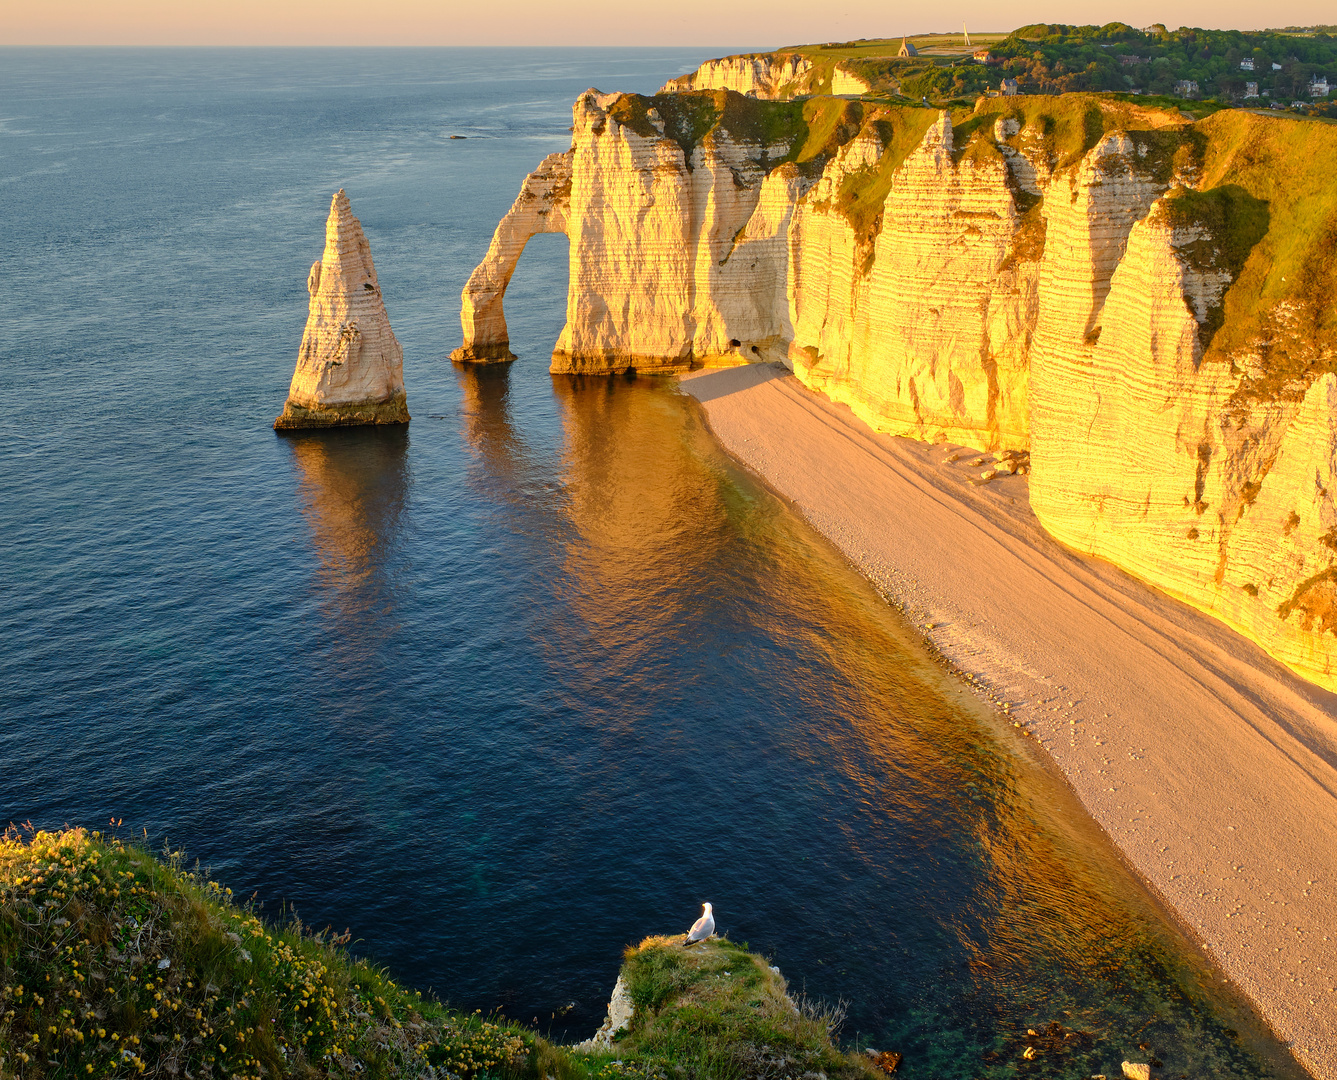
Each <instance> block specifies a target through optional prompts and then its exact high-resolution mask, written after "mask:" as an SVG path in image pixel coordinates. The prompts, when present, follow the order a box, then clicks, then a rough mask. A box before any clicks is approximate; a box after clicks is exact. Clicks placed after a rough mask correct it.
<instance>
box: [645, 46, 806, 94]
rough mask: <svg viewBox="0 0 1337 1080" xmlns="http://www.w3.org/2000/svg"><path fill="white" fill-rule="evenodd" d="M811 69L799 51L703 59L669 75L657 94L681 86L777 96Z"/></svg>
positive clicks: (790, 90) (801, 80)
mask: <svg viewBox="0 0 1337 1080" xmlns="http://www.w3.org/2000/svg"><path fill="white" fill-rule="evenodd" d="M812 70H813V65H812V61H811V60H809V59H808V58H807V57H806V56H802V55H800V54H799V53H788V54H783V53H764V54H758V55H753V56H746V55H744V56H725V57H722V58H721V59H719V60H707V61H706V62H705V63H704V64H702V65H701V66H700V67H699V68H697V69H696V70H695V71H691V72H688V73H687V74H686V75H679V76H678V77H677V78H676V79H670V80H669V81H668V82H667V83H665V84H664V86H663V87H662V88H661V89H660V91H659V92H660V93H661V94H672V93H677V92H679V91H682V90H732V91H734V92H735V93H738V94H748V95H751V96H752V97H758V98H766V99H769V100H778V99H780V98H784V97H789V96H791V95H792V94H793V93H794V92H795V90H796V89H797V88H798V86H799V85H801V84H804V82H805V79H806V77H807V76H808V75H810V74H811V72H812Z"/></svg>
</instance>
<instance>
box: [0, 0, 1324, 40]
mask: <svg viewBox="0 0 1337 1080" xmlns="http://www.w3.org/2000/svg"><path fill="white" fill-rule="evenodd" d="M1334 20H1337V8H1335V7H1334V5H1333V3H1332V0H1295V2H1293V3H1289V4H1285V5H1279V6H1275V7H1274V6H1272V5H1270V4H1264V5H1259V4H1257V3H1245V2H1244V0H1216V2H1213V0H1169V2H1159V3H1158V2H1153V0H1124V2H1118V3H1116V2H1114V0H1098V2H1094V0H1092V2H1084V3H1077V2H1073V0H1068V2H1060V0H993V2H988V3H986V2H984V0H956V2H952V0H948V3H944V4H938V3H934V4H902V5H896V4H888V3H885V2H878V0H829V2H814V0H669V2H668V3H664V2H662V0H661V2H660V3H654V4H636V3H631V4H628V3H621V4H610V5H603V4H589V3H571V4H562V3H556V2H554V0H0V45H644V46H705V47H710V46H723V47H744V46H746V47H753V48H773V47H776V46H780V45H797V44H805V43H809V42H819V41H844V40H849V39H851V38H859V37H899V36H900V35H901V34H915V33H925V32H930V31H934V30H955V29H957V28H959V27H960V26H961V24H962V22H963V21H964V22H965V23H966V24H967V25H968V26H969V27H970V28H971V29H972V30H980V31H987V30H1011V29H1013V28H1015V27H1017V26H1023V25H1025V24H1026V23H1033V22H1066V23H1106V22H1112V21H1120V22H1127V23H1131V24H1132V25H1134V26H1146V25H1150V24H1151V23H1154V22H1163V23H1165V24H1166V25H1167V26H1169V27H1171V28H1172V29H1173V28H1175V27H1178V26H1205V27H1214V28H1224V29H1232V28H1233V29H1240V30H1247V29H1262V28H1265V27H1268V26H1288V25H1299V26H1304V25H1310V24H1314V23H1331V22H1333V21H1334Z"/></svg>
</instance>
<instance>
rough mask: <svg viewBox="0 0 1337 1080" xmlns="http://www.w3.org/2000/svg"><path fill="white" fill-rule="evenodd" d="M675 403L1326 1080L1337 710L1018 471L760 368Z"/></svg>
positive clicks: (1335, 990) (698, 385) (1333, 1058)
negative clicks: (1131, 563)
mask: <svg viewBox="0 0 1337 1080" xmlns="http://www.w3.org/2000/svg"><path fill="white" fill-rule="evenodd" d="M681 385H682V388H683V390H684V391H685V392H687V393H688V394H690V395H691V396H692V397H694V398H696V399H697V400H698V401H699V402H700V403H701V405H702V407H703V409H704V411H705V415H706V418H707V420H708V422H709V424H710V427H711V430H712V431H713V433H714V434H715V436H716V438H717V439H718V440H719V442H720V443H721V445H722V446H723V447H724V449H725V450H727V451H728V452H729V453H730V454H732V455H733V456H734V457H736V458H737V459H738V460H739V461H741V462H742V463H743V464H744V465H745V466H747V467H748V468H749V469H750V470H751V471H752V472H754V473H755V474H757V475H758V476H759V477H760V478H761V479H762V480H763V481H765V482H766V483H767V484H768V485H769V486H770V487H771V488H772V489H774V490H775V491H777V492H778V493H779V494H780V495H782V496H783V497H785V498H786V499H787V500H789V502H790V503H791V504H792V505H793V507H794V508H795V509H796V510H797V511H798V512H799V513H801V514H802V515H803V516H804V517H805V518H806V519H807V520H808V521H809V522H810V523H811V524H812V525H813V527H814V528H816V529H817V530H818V531H819V532H820V533H822V534H823V535H824V536H826V537H827V538H828V539H829V540H830V541H831V542H832V543H833V544H835V545H836V546H837V547H838V548H839V549H840V550H841V551H842V552H843V553H844V555H845V556H846V557H847V558H848V559H849V560H850V561H851V563H853V565H854V566H856V567H857V568H858V569H859V570H860V571H861V572H862V573H863V574H865V575H866V576H867V577H868V578H869V579H870V580H872V581H873V582H874V583H875V584H876V585H877V586H878V587H879V588H880V589H881V591H882V592H883V593H884V594H885V595H887V597H888V598H889V599H890V600H891V601H892V602H894V603H895V604H897V606H899V607H900V608H901V609H902V610H903V611H904V613H905V614H906V616H907V617H908V618H909V619H911V620H912V621H913V622H914V624H915V625H916V626H917V627H919V628H920V630H921V631H922V632H923V633H924V635H925V636H926V638H927V639H928V640H929V641H930V642H931V644H932V646H933V648H934V649H936V650H937V651H938V652H939V653H940V654H941V655H942V657H943V658H944V659H945V660H946V661H947V662H949V663H950V664H952V665H953V666H955V667H956V668H958V669H959V670H960V671H961V672H962V673H963V674H964V675H966V676H967V677H968V678H969V680H970V682H971V685H972V686H974V687H975V688H976V690H977V691H978V692H979V693H981V694H983V695H985V696H987V697H989V698H990V699H991V700H993V701H995V702H996V703H997V705H998V707H999V708H1000V709H1003V710H1005V711H1006V713H1007V715H1008V716H1009V717H1010V718H1011V719H1012V720H1013V721H1014V722H1015V723H1017V724H1018V725H1020V726H1021V727H1022V728H1024V729H1025V730H1026V731H1028V732H1029V733H1030V734H1031V735H1032V736H1034V737H1035V738H1036V739H1037V740H1038V741H1039V743H1040V744H1041V745H1042V746H1044V748H1045V749H1046V750H1047V751H1048V753H1049V754H1050V756H1051V757H1052V759H1053V760H1054V762H1055V763H1056V764H1057V766H1058V767H1059V768H1060V769H1061V770H1062V772H1063V774H1064V775H1065V776H1066V777H1067V780H1068V782H1069V783H1070V784H1071V785H1072V788H1073V790H1074V791H1075V792H1076V794H1077V796H1078V798H1080V800H1081V801H1082V803H1083V805H1084V806H1085V807H1086V808H1087V810H1088V811H1089V812H1090V813H1091V815H1092V817H1093V818H1094V819H1095V820H1096V822H1097V823H1098V824H1099V825H1100V826H1101V827H1102V828H1103V829H1104V830H1105V831H1106V833H1107V834H1108V835H1109V836H1110V837H1111V838H1112V840H1113V841H1114V843H1115V844H1116V845H1117V846H1118V847H1119V849H1120V850H1121V851H1122V852H1123V854H1124V855H1125V857H1126V858H1127V859H1128V861H1129V862H1130V863H1131V865H1132V866H1133V867H1134V868H1135V869H1136V870H1137V871H1138V872H1139V873H1140V874H1141V875H1142V877H1143V878H1144V879H1145V880H1146V882H1147V883H1148V884H1149V885H1150V886H1151V887H1152V888H1153V889H1154V890H1155V891H1156V892H1157V893H1158V894H1159V895H1160V896H1161V897H1162V898H1163V899H1164V900H1165V901H1166V903H1167V904H1168V905H1169V906H1170V907H1171V908H1172V909H1173V910H1174V911H1175V912H1176V913H1177V914H1178V915H1179V917H1180V919H1181V920H1182V922H1183V924H1184V926H1185V927H1186V928H1187V929H1188V930H1189V931H1190V932H1192V933H1193V934H1194V935H1195V936H1196V937H1197V938H1198V940H1199V941H1200V942H1201V944H1202V945H1203V947H1204V948H1205V949H1206V950H1207V952H1208V953H1209V954H1210V955H1211V956H1212V958H1213V959H1214V960H1215V961H1216V963H1217V964H1219V965H1220V967H1221V968H1222V970H1223V971H1224V972H1225V973H1226V974H1227V975H1229V977H1230V978H1231V979H1232V980H1233V981H1234V982H1235V984H1236V985H1237V986H1238V987H1239V988H1240V989H1241V990H1242V991H1243V992H1244V993H1245V994H1247V995H1248V996H1249V997H1250V998H1251V999H1252V1000H1253V1001H1254V1002H1255V1003H1256V1005H1257V1006H1258V1008H1259V1011H1260V1012H1261V1014H1262V1016H1263V1018H1264V1019H1265V1020H1266V1021H1267V1022H1268V1023H1269V1024H1271V1025H1272V1027H1273V1029H1274V1030H1275V1031H1276V1033H1277V1034H1278V1035H1279V1036H1280V1037H1281V1039H1282V1040H1283V1041H1284V1042H1286V1043H1287V1044H1289V1045H1290V1048H1291V1050H1292V1052H1293V1053H1294V1054H1295V1056H1296V1058H1297V1059H1298V1060H1299V1062H1300V1063H1301V1064H1302V1065H1303V1066H1305V1068H1307V1069H1308V1070H1309V1071H1310V1072H1311V1073H1312V1074H1313V1075H1314V1076H1315V1077H1319V1078H1320V1080H1337V889H1335V886H1337V695H1332V694H1329V693H1327V692H1326V691H1323V690H1321V689H1319V688H1317V687H1314V686H1312V685H1310V684H1308V683H1306V682H1304V680H1302V679H1300V678H1298V677H1297V676H1295V675H1293V674H1292V673H1291V672H1289V671H1288V670H1287V669H1286V668H1284V667H1283V666H1282V665H1280V664H1278V663H1276V662H1275V661H1273V660H1271V659H1270V658H1269V657H1268V656H1267V655H1266V654H1265V653H1264V652H1263V651H1262V650H1261V649H1260V648H1258V647H1257V646H1256V645H1254V644H1253V643H1252V642H1250V641H1248V640H1247V639H1245V638H1243V637H1241V636H1240V635H1239V634H1237V633H1236V632H1234V631H1233V630H1230V629H1228V628H1227V627H1225V626H1224V625H1223V624H1221V623H1219V622H1217V621H1216V620H1214V619H1212V618H1211V617H1210V616H1208V615H1205V614H1202V613H1200V612H1198V611H1195V610H1194V609H1192V608H1190V607H1188V606H1186V605H1184V604H1181V603H1179V602H1177V601H1175V600H1172V599H1170V598H1169V597H1167V596H1165V595H1163V594H1161V593H1158V592H1156V591H1155V590H1153V589H1151V588H1149V587H1148V586H1146V585H1143V584H1142V583H1140V582H1138V581H1136V580H1135V579H1133V578H1131V577H1129V576H1128V575H1127V574H1125V573H1123V572H1122V571H1120V570H1119V569H1117V568H1116V567H1114V566H1111V565H1109V564H1106V563H1102V562H1099V561H1097V560H1094V559H1090V558H1085V557H1082V556H1079V555H1076V554H1074V553H1072V552H1070V551H1068V550H1067V549H1066V548H1064V547H1062V546H1061V545H1060V544H1058V543H1057V542H1056V541H1054V540H1053V539H1052V538H1050V537H1049V536H1048V534H1046V533H1045V532H1044V530H1043V529H1042V528H1041V527H1040V525H1039V523H1038V522H1037V521H1036V519H1035V516H1034V515H1033V514H1032V513H1031V511H1030V507H1029V503H1028V499H1027V486H1026V485H1027V480H1026V478H1025V477H1024V476H1002V477H1000V478H998V479H996V480H994V481H992V482H990V483H988V484H981V483H977V482H976V483H972V481H978V480H979V473H980V471H981V468H982V466H976V467H974V468H971V467H970V466H969V464H968V462H969V461H970V460H971V459H973V458H974V457H976V456H977V453H978V452H976V451H973V450H972V451H965V452H964V453H963V454H962V456H961V460H960V461H958V462H955V463H948V462H947V460H946V459H947V458H948V457H951V456H953V451H958V450H960V449H961V448H959V447H950V446H945V445H938V446H932V445H929V444H926V443H920V442H916V441H914V440H910V439H901V438H893V437H890V436H885V435H878V434H876V433H874V432H872V431H871V430H870V429H869V428H868V427H867V425H865V424H864V423H863V422H862V421H860V420H858V419H857V418H856V417H855V416H854V415H853V413H851V412H850V410H849V409H847V408H845V407H844V406H840V405H836V404H833V403H832V402H830V401H829V400H827V399H826V398H824V397H822V396H821V395H819V394H815V393H813V392H811V391H808V390H806V389H805V388H804V387H803V386H802V385H801V384H800V383H799V382H798V381H797V380H796V379H794V377H793V376H792V375H789V374H788V373H787V372H785V371H783V370H781V369H778V368H775V367H772V366H769V365H752V366H749V367H741V368H731V369H724V370H707V371H700V372H695V373H693V374H690V375H686V376H683V377H682V380H681Z"/></svg>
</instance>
